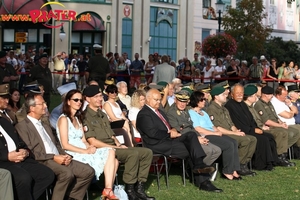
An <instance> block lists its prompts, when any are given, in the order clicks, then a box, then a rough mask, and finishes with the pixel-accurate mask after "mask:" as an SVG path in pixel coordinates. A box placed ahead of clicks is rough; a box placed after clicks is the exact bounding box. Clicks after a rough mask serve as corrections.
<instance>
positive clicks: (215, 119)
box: [207, 87, 257, 176]
mask: <svg viewBox="0 0 300 200" xmlns="http://www.w3.org/2000/svg"><path fill="white" fill-rule="evenodd" d="M211 96H212V97H213V101H212V102H211V104H210V105H209V107H208V109H207V113H208V115H209V116H210V119H211V121H212V123H213V124H214V126H215V127H217V129H218V130H219V131H220V132H222V134H225V135H228V136H229V137H231V138H233V139H235V140H236V141H237V142H238V146H239V160H240V165H241V170H240V171H239V174H240V175H251V176H253V175H255V172H252V171H250V170H249V168H248V162H250V161H251V159H252V156H253V154H254V151H255V148H256V142H257V141H256V138H255V137H253V136H251V135H247V134H245V132H243V131H242V130H241V129H238V128H237V127H236V126H235V125H234V123H233V122H232V120H231V116H230V114H229V112H228V110H227V109H226V108H225V107H224V104H225V103H226V101H227V100H226V97H227V95H226V93H225V89H224V88H223V87H214V88H213V89H212V91H211Z"/></svg>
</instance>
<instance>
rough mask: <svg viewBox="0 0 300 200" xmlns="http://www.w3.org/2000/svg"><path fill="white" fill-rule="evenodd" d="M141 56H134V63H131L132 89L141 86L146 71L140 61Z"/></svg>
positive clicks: (136, 54)
mask: <svg viewBox="0 0 300 200" xmlns="http://www.w3.org/2000/svg"><path fill="white" fill-rule="evenodd" d="M139 57H140V55H139V54H138V53H135V54H134V59H135V60H134V61H132V62H131V65H130V67H129V69H130V72H131V73H130V75H131V76H130V88H133V87H135V85H136V87H138V86H139V85H140V84H141V73H142V72H143V71H144V66H143V63H142V62H141V61H140V60H139Z"/></svg>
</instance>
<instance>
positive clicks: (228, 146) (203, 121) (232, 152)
mask: <svg viewBox="0 0 300 200" xmlns="http://www.w3.org/2000/svg"><path fill="white" fill-rule="evenodd" d="M206 100H207V99H206V98H204V94H203V93H202V92H198V91H195V92H193V93H192V95H191V97H190V106H191V107H192V109H190V110H189V114H190V116H191V120H192V121H193V126H194V128H195V130H196V131H197V132H198V133H199V134H200V135H201V136H205V137H206V138H207V139H209V141H210V142H211V143H212V144H214V145H216V146H218V147H220V148H221V150H222V160H223V169H222V172H223V178H226V179H228V180H241V179H242V178H241V177H240V176H239V174H238V173H237V170H239V169H240V163H239V155H238V145H237V142H236V141H235V140H234V139H232V138H230V137H228V136H226V135H223V134H222V133H221V132H220V131H219V130H218V129H217V128H216V127H215V126H214V125H213V123H212V121H211V120H213V119H210V118H209V116H208V114H207V113H206V112H205V111H204V110H202V109H203V108H204V107H205V101H206Z"/></svg>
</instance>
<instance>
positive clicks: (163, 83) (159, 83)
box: [156, 81, 168, 87]
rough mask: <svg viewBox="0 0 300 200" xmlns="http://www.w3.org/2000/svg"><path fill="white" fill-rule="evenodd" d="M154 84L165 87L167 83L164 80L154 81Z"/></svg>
mask: <svg viewBox="0 0 300 200" xmlns="http://www.w3.org/2000/svg"><path fill="white" fill-rule="evenodd" d="M156 85H160V86H162V87H166V86H167V85H168V83H167V82H166V81H159V82H158V83H156Z"/></svg>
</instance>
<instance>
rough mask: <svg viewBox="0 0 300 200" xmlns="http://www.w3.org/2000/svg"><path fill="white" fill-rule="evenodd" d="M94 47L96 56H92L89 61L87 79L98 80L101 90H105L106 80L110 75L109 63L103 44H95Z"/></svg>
mask: <svg viewBox="0 0 300 200" xmlns="http://www.w3.org/2000/svg"><path fill="white" fill-rule="evenodd" d="M93 48H94V52H95V56H93V57H91V58H90V60H89V62H88V68H87V69H86V71H85V79H86V81H87V82H89V81H91V80H95V81H97V82H98V84H99V87H100V88H101V90H104V81H105V80H106V78H107V77H108V76H109V75H110V70H109V63H108V61H107V59H105V58H104V57H103V54H102V46H101V45H99V44H94V46H93Z"/></svg>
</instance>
